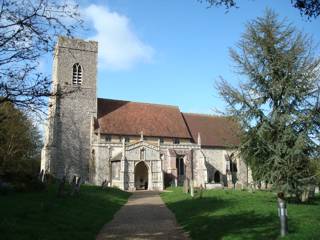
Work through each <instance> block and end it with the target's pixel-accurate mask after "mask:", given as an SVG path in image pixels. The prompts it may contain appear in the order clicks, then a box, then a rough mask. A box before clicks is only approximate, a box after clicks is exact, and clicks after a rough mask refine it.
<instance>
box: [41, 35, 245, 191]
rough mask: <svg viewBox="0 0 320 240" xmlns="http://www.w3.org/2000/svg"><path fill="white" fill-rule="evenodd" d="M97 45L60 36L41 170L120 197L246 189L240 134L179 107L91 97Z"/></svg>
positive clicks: (223, 121) (220, 120)
mask: <svg viewBox="0 0 320 240" xmlns="http://www.w3.org/2000/svg"><path fill="white" fill-rule="evenodd" d="M97 54H98V43H97V42H94V41H84V40H80V39H69V38H65V37H60V38H59V39H58V42H57V45H56V48H55V52H54V61H53V74H52V78H53V79H52V81H53V86H52V88H53V91H54V92H55V93H56V94H55V96H54V97H52V98H51V99H50V101H49V118H48V123H47V125H46V130H45V144H44V148H43V150H42V158H41V169H43V170H45V171H48V172H49V173H51V174H52V175H54V176H55V177H57V178H63V177H64V176H65V177H66V178H67V179H72V178H73V177H74V176H77V177H81V179H82V181H84V182H87V183H91V184H96V185H98V184H102V183H103V182H104V183H108V184H109V185H110V186H116V187H119V188H120V189H123V190H131V191H132V190H139V189H148V190H163V189H164V188H165V187H166V186H172V185H173V186H177V185H182V184H183V183H184V181H185V180H188V182H190V183H192V184H193V185H194V187H200V186H202V187H205V188H212V187H234V186H242V185H246V184H247V183H248V178H249V171H248V168H247V166H246V164H245V163H244V162H243V161H242V160H241V158H240V157H239V156H238V154H237V153H238V152H237V145H238V144H239V138H238V131H239V127H238V125H237V123H236V122H235V121H233V120H232V119H230V118H227V117H222V116H212V115H205V114H197V113H183V112H181V111H180V110H179V107H177V106H170V105H162V104H152V103H140V102H132V101H123V100H114V99H103V98H97Z"/></svg>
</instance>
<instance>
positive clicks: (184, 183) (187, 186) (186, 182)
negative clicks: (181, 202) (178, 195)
mask: <svg viewBox="0 0 320 240" xmlns="http://www.w3.org/2000/svg"><path fill="white" fill-rule="evenodd" d="M183 192H184V193H188V192H189V182H188V179H187V178H186V179H185V180H184V181H183Z"/></svg>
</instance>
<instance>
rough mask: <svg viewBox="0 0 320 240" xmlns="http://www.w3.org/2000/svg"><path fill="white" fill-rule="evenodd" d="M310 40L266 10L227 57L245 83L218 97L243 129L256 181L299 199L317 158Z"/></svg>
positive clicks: (315, 63)
mask: <svg viewBox="0 0 320 240" xmlns="http://www.w3.org/2000/svg"><path fill="white" fill-rule="evenodd" d="M314 50H315V48H314V46H313V44H312V39H311V37H309V36H307V35H305V34H303V33H302V32H300V31H298V30H297V29H296V28H295V27H294V26H292V24H290V23H288V22H287V21H285V20H283V21H282V20H279V19H278V17H277V15H276V14H275V13H274V12H273V11H271V10H267V11H266V13H265V15H264V16H263V17H259V18H257V19H255V20H253V21H251V22H249V23H248V24H247V26H246V31H245V32H244V34H243V35H242V38H241V40H240V41H239V42H238V44H237V46H236V48H235V49H231V50H230V55H231V58H232V60H233V61H234V63H235V68H236V72H237V73H238V74H239V75H240V76H242V77H243V81H242V82H241V84H240V85H239V86H238V87H234V86H231V85H230V84H229V83H228V82H227V81H226V80H224V79H221V80H220V81H219V82H218V84H217V87H218V91H219V93H220V95H221V97H222V98H223V99H224V100H225V102H226V103H227V106H228V108H227V113H228V114H231V115H233V116H235V117H236V118H237V119H238V120H239V122H240V124H241V126H242V129H243V134H242V137H241V145H240V152H241V155H242V157H243V159H244V160H245V161H246V162H247V163H248V164H249V166H250V167H251V169H252V173H253V177H254V178H255V179H256V180H264V181H268V182H270V183H273V185H274V186H275V187H276V188H278V189H279V190H281V191H285V192H289V193H294V194H296V195H297V196H299V195H301V193H302V191H303V188H304V187H305V186H306V185H307V184H309V183H311V182H312V181H313V180H314V179H315V176H314V171H313V170H312V168H311V164H310V160H311V159H315V158H317V157H316V156H319V141H320V138H319V131H320V108H319V104H318V101H319V99H318V98H319V79H320V59H319V57H317V56H316V55H315V51H314Z"/></svg>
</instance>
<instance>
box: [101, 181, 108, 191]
mask: <svg viewBox="0 0 320 240" xmlns="http://www.w3.org/2000/svg"><path fill="white" fill-rule="evenodd" d="M107 187H108V181H107V180H104V181H103V182H102V184H101V188H102V189H106V188H107Z"/></svg>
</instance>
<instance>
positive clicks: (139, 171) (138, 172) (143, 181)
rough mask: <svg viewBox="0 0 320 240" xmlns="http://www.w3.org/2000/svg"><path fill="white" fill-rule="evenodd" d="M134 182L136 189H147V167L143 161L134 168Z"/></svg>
mask: <svg viewBox="0 0 320 240" xmlns="http://www.w3.org/2000/svg"><path fill="white" fill-rule="evenodd" d="M134 183H135V187H136V189H137V190H143V189H144V190H147V189H148V167H147V165H146V164H145V162H143V161H141V162H139V163H138V164H137V165H136V167H135V168H134Z"/></svg>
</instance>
